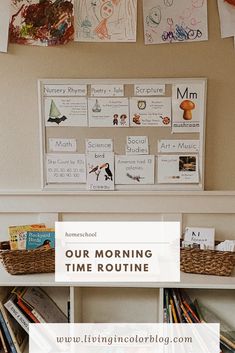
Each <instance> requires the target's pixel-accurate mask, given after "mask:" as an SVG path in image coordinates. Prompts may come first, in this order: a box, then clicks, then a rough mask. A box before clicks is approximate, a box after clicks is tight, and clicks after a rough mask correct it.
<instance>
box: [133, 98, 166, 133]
mask: <svg viewBox="0 0 235 353" xmlns="http://www.w3.org/2000/svg"><path fill="white" fill-rule="evenodd" d="M130 126H135V127H141V126H162V127H170V126H171V98H170V97H162V98H149V97H148V98H146V97H140V98H136V97H132V98H131V99H130Z"/></svg>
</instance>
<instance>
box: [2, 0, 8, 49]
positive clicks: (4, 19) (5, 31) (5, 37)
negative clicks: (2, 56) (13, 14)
mask: <svg viewBox="0 0 235 353" xmlns="http://www.w3.org/2000/svg"><path fill="white" fill-rule="evenodd" d="M9 18H10V6H9V1H8V0H1V1H0V52H3V53H6V52H7V47H8V31H9Z"/></svg>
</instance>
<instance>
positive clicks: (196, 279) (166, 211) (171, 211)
mask: <svg viewBox="0 0 235 353" xmlns="http://www.w3.org/2000/svg"><path fill="white" fill-rule="evenodd" d="M137 201H138V202H137ZM57 220H61V221H62V220H63V221H92V220H93V221H96V220H109V221H110V220H114V221H116V220H130V221H131V220H139V221H141V220H151V221H153V220H156V221H157V220H167V221H170V220H172V221H176V220H178V221H180V222H181V224H182V229H183V228H184V227H185V226H186V225H187V226H208V227H213V226H214V227H215V228H216V238H217V239H219V240H224V239H227V238H228V239H235V193H229V192H224V193H223V192H195V193H193V192H190V193H189V192H186V193H181V192H174V193H169V192H167V193H162V192H157V193H156V192H155V193H138V195H136V194H135V193H123V192H122V193H115V194H113V193H112V192H111V193H94V194H93V193H92V194H89V195H88V194H86V193H75V194H70V193H64V194H63V193H62V194H61V193H60V194H57V193H47V192H46V193H45V192H27V193H24V192H14V193H13V192H12V193H6V192H5V193H1V192H0V240H6V239H7V227H8V226H9V225H13V224H26V223H29V222H45V223H47V224H48V225H49V226H52V225H53V223H54V222H55V221H57ZM14 286H39V287H43V288H44V289H45V290H46V291H47V292H48V293H49V294H50V296H52V298H53V299H54V300H55V301H56V303H57V304H58V306H59V307H60V308H61V309H62V310H63V311H64V312H66V311H67V303H68V300H70V317H71V322H76V323H80V322H84V323H89V322H130V323H131V322H162V321H163V293H164V288H186V289H187V291H188V293H189V294H190V296H192V297H193V298H194V297H197V298H198V299H199V301H201V302H202V303H203V304H205V305H206V306H208V308H209V309H211V310H212V311H213V312H215V313H216V314H217V315H218V316H221V318H222V319H224V321H227V323H228V324H230V325H231V326H232V327H233V328H234V329H235V319H234V315H231V310H234V308H235V271H234V272H233V275H232V276H231V277H219V276H204V275H193V274H186V273H181V281H180V282H179V283H111V282H110V283H103V284H102V283H77V284H74V283H66V284H65V283H55V281H54V274H39V275H25V276H24V275H23V276H11V275H9V274H8V273H7V272H6V271H5V270H4V268H3V267H2V266H1V265H0V289H1V290H4V291H7V290H8V289H9V287H14ZM26 352H27V350H26Z"/></svg>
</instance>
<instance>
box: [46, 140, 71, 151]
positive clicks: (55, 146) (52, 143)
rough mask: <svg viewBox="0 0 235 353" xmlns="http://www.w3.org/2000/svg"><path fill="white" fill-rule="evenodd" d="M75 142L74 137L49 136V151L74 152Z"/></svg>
mask: <svg viewBox="0 0 235 353" xmlns="http://www.w3.org/2000/svg"><path fill="white" fill-rule="evenodd" d="M76 150H77V142H76V140H75V139H62V138H49V151H50V152H76Z"/></svg>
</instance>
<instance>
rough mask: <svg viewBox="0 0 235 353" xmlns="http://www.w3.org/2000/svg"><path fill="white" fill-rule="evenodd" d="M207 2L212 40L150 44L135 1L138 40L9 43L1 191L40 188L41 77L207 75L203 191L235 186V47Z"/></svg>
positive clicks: (0, 124) (0, 65)
mask: <svg viewBox="0 0 235 353" xmlns="http://www.w3.org/2000/svg"><path fill="white" fill-rule="evenodd" d="M143 1H144V0H143ZM208 3H209V4H208V10H209V41H208V42H199V43H188V44H185V43H182V44H173V45H158V46H157V45H156V46H155V45H154V46H145V45H144V44H143V28H142V0H138V11H139V19H138V22H139V23H138V41H137V43H134V44H115V43H114V44H111V43H110V44H107V43H104V44H103V43H102V44H100V43H99V44H93V43H90V44H89V43H83V44H78V43H71V44H68V45H66V46H63V47H56V48H39V47H27V46H19V45H10V46H9V52H8V54H0V82H1V84H0V107H1V113H0V162H1V164H0V166H1V169H0V189H1V190H16V189H18V190H19V189H22V190H26V189H39V188H40V159H39V119H38V102H37V79H38V78H87V77H88V78H148V77H207V78H208V80H209V82H208V83H209V84H208V107H207V134H206V148H207V150H206V189H207V190H234V189H235V162H234V161H235V158H234V149H235V99H234V91H235V51H234V47H233V40H232V39H231V38H229V39H223V40H222V39H221V38H220V28H219V17H218V11H217V4H216V3H217V2H216V1H211V0H208Z"/></svg>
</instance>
